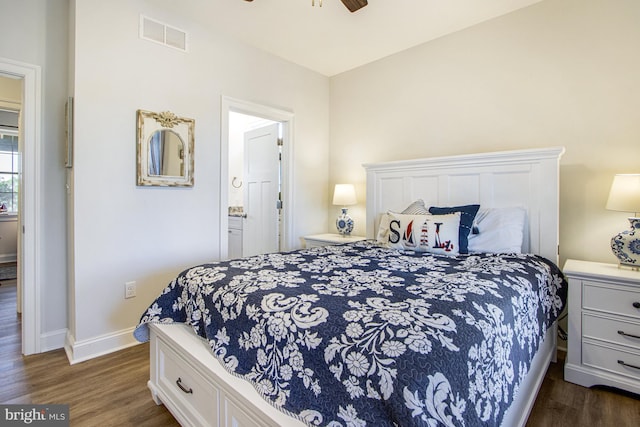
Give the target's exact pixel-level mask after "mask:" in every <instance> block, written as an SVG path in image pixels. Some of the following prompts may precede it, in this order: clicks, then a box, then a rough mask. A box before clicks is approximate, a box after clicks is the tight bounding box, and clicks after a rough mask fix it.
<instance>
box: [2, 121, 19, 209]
mask: <svg viewBox="0 0 640 427" xmlns="http://www.w3.org/2000/svg"><path fill="white" fill-rule="evenodd" d="M3 205H4V207H6V211H8V212H9V213H13V214H15V213H17V212H18V135H16V134H14V133H13V132H10V131H3V130H0V208H1V207H2V206H3ZM0 210H2V211H4V209H0Z"/></svg>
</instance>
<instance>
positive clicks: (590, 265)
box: [564, 260, 640, 394]
mask: <svg viewBox="0 0 640 427" xmlns="http://www.w3.org/2000/svg"><path fill="white" fill-rule="evenodd" d="M564 274H565V275H566V277H567V279H568V280H569V297H568V298H569V318H568V326H569V329H568V331H567V333H568V341H567V359H566V361H565V365H564V379H565V380H566V381H569V382H572V383H575V384H579V385H581V386H584V387H590V386H592V385H597V384H599V385H605V386H611V387H617V388H620V389H623V390H627V391H630V392H633V393H637V394H640V272H638V271H633V270H626V269H621V268H618V266H617V265H615V264H603V263H597V262H587V261H576V260H568V261H567V262H566V263H565V265H564Z"/></svg>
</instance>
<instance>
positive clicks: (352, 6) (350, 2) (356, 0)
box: [342, 0, 368, 12]
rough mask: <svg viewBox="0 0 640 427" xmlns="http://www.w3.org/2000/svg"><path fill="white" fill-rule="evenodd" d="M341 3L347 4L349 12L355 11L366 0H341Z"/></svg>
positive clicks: (364, 4)
mask: <svg viewBox="0 0 640 427" xmlns="http://www.w3.org/2000/svg"><path fill="white" fill-rule="evenodd" d="M342 3H343V4H344V5H345V6H347V9H349V11H350V12H355V11H356V10H359V9H361V8H363V7H365V6H366V5H367V4H368V3H367V0H342Z"/></svg>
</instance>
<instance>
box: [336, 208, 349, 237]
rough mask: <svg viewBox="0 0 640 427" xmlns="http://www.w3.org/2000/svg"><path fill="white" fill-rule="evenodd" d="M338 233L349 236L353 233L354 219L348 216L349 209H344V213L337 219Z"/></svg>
mask: <svg viewBox="0 0 640 427" xmlns="http://www.w3.org/2000/svg"><path fill="white" fill-rule="evenodd" d="M336 228H337V229H338V233H340V234H342V235H344V236H348V235H349V234H351V232H352V231H353V219H351V217H350V216H349V214H347V208H342V213H341V214H340V216H339V217H338V218H337V219H336Z"/></svg>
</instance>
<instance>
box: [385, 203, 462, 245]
mask: <svg viewBox="0 0 640 427" xmlns="http://www.w3.org/2000/svg"><path fill="white" fill-rule="evenodd" d="M459 230H460V212H455V213H452V214H447V215H430V214H428V215H406V214H398V213H394V212H387V214H385V215H383V217H382V220H381V221H380V227H379V229H378V241H379V242H380V243H383V244H385V245H387V246H388V247H390V248H393V249H401V250H414V251H417V252H431V253H439V254H445V255H457V254H458V253H459V248H458V238H459Z"/></svg>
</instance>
